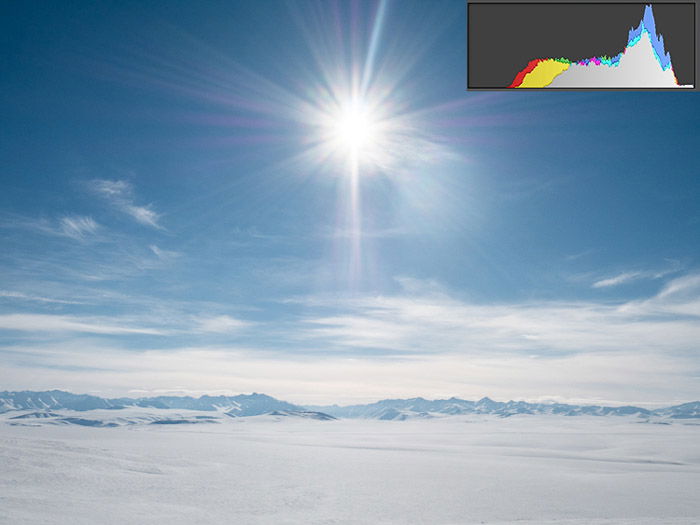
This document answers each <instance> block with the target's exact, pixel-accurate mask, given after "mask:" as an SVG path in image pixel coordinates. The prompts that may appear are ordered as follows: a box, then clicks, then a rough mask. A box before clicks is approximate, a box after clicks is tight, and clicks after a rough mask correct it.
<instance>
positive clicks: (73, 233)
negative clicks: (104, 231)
mask: <svg viewBox="0 0 700 525" xmlns="http://www.w3.org/2000/svg"><path fill="white" fill-rule="evenodd" d="M98 229H99V225H98V224H97V222H95V220H94V219H93V218H92V217H82V216H77V215H73V216H66V217H63V218H61V220H60V221H59V231H60V232H61V233H62V234H63V235H65V236H66V237H70V238H72V239H77V240H83V239H85V238H86V237H88V236H90V235H93V234H95V233H96V232H97V230H98Z"/></svg>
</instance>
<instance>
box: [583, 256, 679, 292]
mask: <svg viewBox="0 0 700 525" xmlns="http://www.w3.org/2000/svg"><path fill="white" fill-rule="evenodd" d="M668 262H670V263H671V265H670V267H669V268H667V269H665V270H659V271H652V270H648V271H641V270H636V271H627V272H622V273H619V274H617V275H614V276H612V277H606V278H605V279H600V280H598V281H595V282H594V283H593V284H592V286H593V288H609V287H612V286H618V285H621V284H625V283H629V282H632V281H637V280H640V279H661V278H663V277H666V276H667V275H669V274H672V273H675V272H677V271H679V269H680V264H679V263H678V261H668Z"/></svg>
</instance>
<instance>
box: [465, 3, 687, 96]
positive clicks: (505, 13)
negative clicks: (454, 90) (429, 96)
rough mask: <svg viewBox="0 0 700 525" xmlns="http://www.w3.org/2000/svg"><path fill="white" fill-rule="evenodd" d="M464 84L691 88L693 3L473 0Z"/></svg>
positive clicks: (484, 86) (474, 86) (482, 86)
mask: <svg viewBox="0 0 700 525" xmlns="http://www.w3.org/2000/svg"><path fill="white" fill-rule="evenodd" d="M467 31H468V38H467V42H468V80H467V87H468V88H469V89H508V88H514V89H523V88H525V89H527V88H534V89H676V88H682V89H686V90H689V89H691V90H692V89H693V88H695V86H696V82H695V70H696V67H695V65H696V63H695V61H696V56H695V4H694V3H654V4H641V3H606V4H602V3H479V2H476V3H470V4H469V7H468V29H467Z"/></svg>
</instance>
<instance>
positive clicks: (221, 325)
mask: <svg viewBox="0 0 700 525" xmlns="http://www.w3.org/2000/svg"><path fill="white" fill-rule="evenodd" d="M250 324H251V323H250V322H249V321H242V320H240V319H235V318H233V317H230V316H228V315H218V316H215V317H205V318H198V319H195V330H196V331H199V332H205V333H214V334H225V333H230V332H236V331H238V330H240V329H242V328H246V327H247V326H250Z"/></svg>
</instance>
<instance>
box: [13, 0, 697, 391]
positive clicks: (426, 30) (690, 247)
mask: <svg viewBox="0 0 700 525" xmlns="http://www.w3.org/2000/svg"><path fill="white" fill-rule="evenodd" d="M2 10H3V15H2V16H1V17H0V20H2V22H1V23H2V31H1V32H0V34H2V39H3V42H2V47H1V48H0V49H2V51H0V56H1V57H2V71H3V73H2V76H1V77H0V83H1V86H2V89H1V90H0V91H1V93H2V95H1V96H0V108H1V110H2V115H3V117H2V122H3V125H2V127H0V166H2V172H1V175H0V177H1V181H2V191H1V192H0V243H1V244H0V246H1V247H2V249H1V250H0V270H1V271H0V364H2V366H1V367H0V370H1V372H0V385H1V387H2V388H5V389H25V388H26V389H48V388H62V389H68V390H73V391H79V392H88V391H89V392H97V393H101V394H119V395H121V394H135V393H144V392H147V393H156V392H175V393H181V392H191V393H205V392H231V393H239V392H250V391H259V392H261V391H262V392H266V393H268V394H271V395H275V396H279V397H282V398H285V399H289V400H291V401H295V402H313V403H317V402H356V401H365V400H375V399H378V398H383V397H403V396H417V395H422V396H425V397H441V396H448V397H449V396H452V395H456V396H461V397H466V398H476V397H481V396H482V395H490V396H492V397H494V398H497V399H510V398H516V399H561V400H569V401H586V402H602V401H605V402H611V403H623V402H634V403H640V404H644V403H647V404H654V403H661V404H665V403H671V402H676V401H685V400H690V399H697V398H700V382H699V381H698V376H699V374H700V354H699V352H700V348H699V347H698V343H697V341H700V319H699V317H700V263H699V261H698V257H699V255H700V242H699V239H700V236H699V235H698V230H699V229H700V205H699V201H698V198H699V196H700V178H699V177H698V170H699V168H700V156H699V155H698V147H699V146H700V144H699V137H698V132H697V122H698V120H699V119H700V99H698V97H697V96H696V95H695V94H694V93H684V94H676V93H594V92H588V93H561V92H557V93H539V92H537V93H510V92H509V93H503V92H497V93H488V92H472V93H467V92H466V91H465V85H466V79H465V62H466V50H465V16H466V15H465V5H464V2H461V1H449V2H430V3H421V2H400V3H399V2H391V1H390V2H386V3H383V4H381V3H371V2H362V3H355V4H351V3H339V4H338V3H333V2H293V3H278V2H273V1H269V2H256V3H251V2H239V3H236V2H230V1H227V2H214V1H213V2H207V3H205V4H193V3H191V2H148V3H147V4H144V3H142V2H102V3H99V4H93V3H88V2H75V3H66V2H63V3H61V4H60V5H59V4H56V3H49V2H33V3H28V2H27V3H14V4H12V5H11V4H6V5H4V6H3V7H2ZM672 58H673V57H672ZM348 115H350V116H348ZM348 119H349V120H348ZM348 122H350V124H349V126H350V127H349V128H348ZM358 122H359V125H358ZM358 126H359V127H360V128H361V130H360V135H361V137H360V138H358V137H357V136H356V135H357V133H355V128H356V127H358ZM348 129H350V131H349V132H348ZM358 141H359V142H358Z"/></svg>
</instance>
